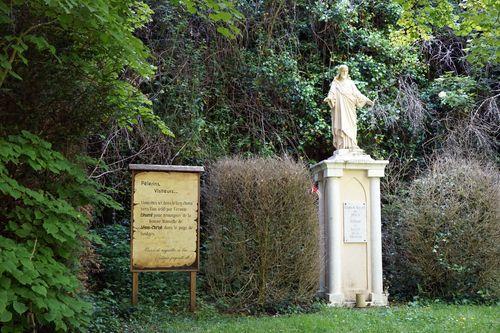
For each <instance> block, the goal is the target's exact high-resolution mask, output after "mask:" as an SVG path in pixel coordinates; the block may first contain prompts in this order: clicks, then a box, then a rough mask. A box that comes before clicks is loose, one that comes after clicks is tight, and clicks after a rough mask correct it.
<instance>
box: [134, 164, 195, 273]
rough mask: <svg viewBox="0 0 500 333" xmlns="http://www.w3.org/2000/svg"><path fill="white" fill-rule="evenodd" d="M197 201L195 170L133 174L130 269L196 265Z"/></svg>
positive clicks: (156, 268) (159, 268) (157, 268)
mask: <svg viewBox="0 0 500 333" xmlns="http://www.w3.org/2000/svg"><path fill="white" fill-rule="evenodd" d="M198 200H199V174H198V173H190V172H161V171H141V172H137V173H135V176H134V193H133V198H132V217H133V222H132V270H148V269H151V270H161V269H175V268H181V269H182V268H190V267H193V266H195V267H196V268H197V251H198V207H199V202H198Z"/></svg>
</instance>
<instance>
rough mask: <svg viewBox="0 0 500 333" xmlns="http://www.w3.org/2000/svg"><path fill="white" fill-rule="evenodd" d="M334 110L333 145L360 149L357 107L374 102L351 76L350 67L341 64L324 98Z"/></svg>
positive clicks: (371, 104) (339, 147)
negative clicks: (360, 89) (357, 137)
mask: <svg viewBox="0 0 500 333" xmlns="http://www.w3.org/2000/svg"><path fill="white" fill-rule="evenodd" d="M324 102H326V103H328V105H329V106H330V109H331V112H332V134H333V146H334V147H335V148H336V149H359V147H358V140H357V139H356V135H357V127H356V108H361V107H363V106H365V104H367V105H369V106H373V102H372V101H371V100H370V99H369V98H368V97H366V96H365V95H363V94H362V93H361V92H360V91H359V90H358V88H357V87H356V85H355V84H354V82H353V81H352V80H351V78H350V77H349V68H348V67H347V66H346V65H340V66H339V69H338V73H337V76H335V78H334V79H333V81H332V85H331V86H330V91H329V92H328V96H327V97H326V98H325V99H324Z"/></svg>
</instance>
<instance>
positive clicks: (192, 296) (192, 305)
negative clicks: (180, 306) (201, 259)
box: [189, 272, 196, 312]
mask: <svg viewBox="0 0 500 333" xmlns="http://www.w3.org/2000/svg"><path fill="white" fill-rule="evenodd" d="M195 310H196V272H189V311H191V312H194V311H195Z"/></svg>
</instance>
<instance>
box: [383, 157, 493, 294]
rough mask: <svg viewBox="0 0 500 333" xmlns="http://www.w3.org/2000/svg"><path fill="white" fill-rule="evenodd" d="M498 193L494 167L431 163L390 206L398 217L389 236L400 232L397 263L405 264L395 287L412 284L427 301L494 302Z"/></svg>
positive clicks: (441, 159)
mask: <svg viewBox="0 0 500 333" xmlns="http://www.w3.org/2000/svg"><path fill="white" fill-rule="evenodd" d="M499 190H500V175H499V172H498V170H497V169H496V168H495V167H494V166H490V165H485V164H482V163H480V162H478V161H477V160H475V159H462V158H457V157H450V156H441V157H439V158H437V159H435V160H434V162H433V163H432V164H431V166H430V168H429V170H428V171H427V172H426V173H425V174H424V175H422V176H421V177H420V178H418V179H416V180H414V181H413V183H412V184H411V185H410V186H409V188H408V190H407V193H406V195H403V196H401V197H400V198H399V200H398V202H397V203H396V206H397V211H398V212H399V214H400V218H399V221H398V222H397V224H398V225H397V228H392V229H391V230H392V235H393V236H394V232H395V231H396V229H398V228H399V230H400V232H401V231H402V234H400V236H401V239H400V241H399V244H398V249H399V250H402V251H401V252H399V253H400V255H401V254H403V256H402V257H401V258H400V259H399V261H398V262H399V264H402V265H405V266H406V267H402V268H401V270H400V272H399V273H398V275H399V278H400V280H399V281H396V282H397V283H396V284H398V283H399V284H410V285H411V284H413V286H414V287H415V289H414V290H418V292H419V293H420V295H422V296H427V297H433V298H443V299H448V300H457V299H464V298H466V299H471V300H487V299H498V297H499V296H500V293H499V292H500V279H499V276H500V271H499V267H500V256H499V254H500V242H499V241H500V224H499V223H498V222H499V220H498V202H499V199H500V192H499ZM393 227H394V226H393ZM398 249H396V251H397V250H398ZM402 277H403V279H401V278H402ZM407 287H408V285H407V286H406V288H407Z"/></svg>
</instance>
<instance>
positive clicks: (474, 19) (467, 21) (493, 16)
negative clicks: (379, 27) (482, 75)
mask: <svg viewBox="0 0 500 333" xmlns="http://www.w3.org/2000/svg"><path fill="white" fill-rule="evenodd" d="M397 2H398V3H399V4H400V5H401V6H402V7H403V14H402V16H401V18H400V20H399V24H400V25H401V26H402V27H403V28H404V29H401V30H399V31H398V32H397V33H395V39H396V40H398V41H399V42H401V43H412V42H413V41H415V40H420V39H424V40H427V39H429V38H431V37H432V34H433V33H434V32H435V31H436V29H441V28H444V27H447V28H449V29H452V30H453V31H454V32H455V33H456V34H457V35H458V36H463V37H467V39H468V42H467V43H468V45H467V48H466V49H464V51H465V52H467V54H468V56H467V58H468V60H469V61H471V62H472V63H474V64H476V65H478V66H481V65H484V64H487V63H498V62H499V61H500V51H499V46H500V41H499V38H498V36H499V35H500V25H499V24H498V17H499V15H500V4H499V2H498V1H495V0H477V1H450V0H446V1H429V0H411V1H407V0H397Z"/></svg>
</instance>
